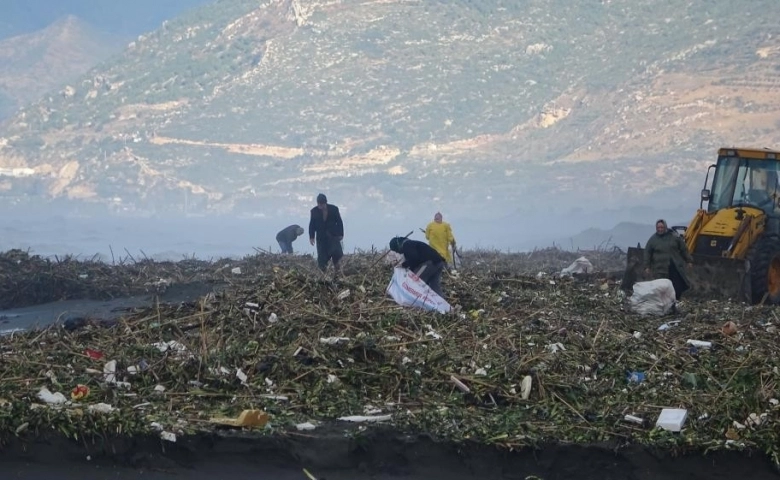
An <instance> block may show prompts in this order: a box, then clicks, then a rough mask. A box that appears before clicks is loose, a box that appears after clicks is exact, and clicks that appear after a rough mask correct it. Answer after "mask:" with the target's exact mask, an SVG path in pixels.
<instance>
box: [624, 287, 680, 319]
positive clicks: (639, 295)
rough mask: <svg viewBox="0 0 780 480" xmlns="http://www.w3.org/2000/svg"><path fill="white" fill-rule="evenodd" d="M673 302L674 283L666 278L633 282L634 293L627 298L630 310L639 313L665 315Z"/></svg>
mask: <svg viewBox="0 0 780 480" xmlns="http://www.w3.org/2000/svg"><path fill="white" fill-rule="evenodd" d="M674 303H675V291H674V284H672V281H671V280H669V279H668V278H659V279H657V280H651V281H649V282H637V283H635V284H634V293H633V294H632V295H631V297H629V300H628V304H629V308H630V309H631V311H633V312H635V313H638V314H639V315H656V316H661V315H666V314H667V313H669V312H670V311H671V309H672V307H673V306H674Z"/></svg>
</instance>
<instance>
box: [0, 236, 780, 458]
mask: <svg viewBox="0 0 780 480" xmlns="http://www.w3.org/2000/svg"><path fill="white" fill-rule="evenodd" d="M599 254H600V255H602V257H599V256H598V255H599ZM380 255H381V252H374V253H365V254H355V255H348V256H347V257H345V261H346V264H345V271H346V273H347V275H346V277H345V278H343V279H340V280H337V281H331V280H328V279H324V278H322V276H320V275H319V274H318V273H317V272H316V268H315V267H314V261H313V260H312V259H311V258H310V257H307V256H295V257H289V256H285V257H283V256H274V255H257V256H253V257H247V258H245V259H242V260H240V261H236V260H232V261H231V260H220V261H217V262H195V261H189V262H190V263H189V264H186V263H182V264H180V265H177V264H175V263H174V264H168V265H156V264H152V263H149V264H143V265H134V266H133V265H129V266H121V267H117V266H103V265H101V266H96V265H93V264H92V263H90V262H76V261H69V262H66V263H67V264H66V266H65V267H57V266H56V265H54V266H52V265H51V264H47V263H45V262H44V263H37V264H36V265H40V266H41V267H40V268H45V269H49V270H47V271H56V269H57V268H64V269H65V270H64V271H66V272H74V273H75V272H78V273H79V274H81V273H86V274H87V275H89V277H88V279H89V278H92V279H93V282H99V280H97V279H99V278H105V279H109V278H110V279H112V280H111V281H109V280H106V282H108V284H110V282H114V285H122V287H120V288H117V287H114V286H105V285H104V286H95V285H94V284H90V285H91V286H90V287H87V286H86V285H84V286H81V287H79V288H84V289H88V288H94V289H96V290H100V289H101V288H102V290H101V291H103V292H107V293H108V292H110V293H111V294H119V293H126V292H129V291H132V289H131V288H130V286H143V285H146V284H147V283H149V282H153V281H155V279H159V278H171V279H174V280H172V281H183V280H186V279H192V278H199V279H207V278H212V279H214V278H216V279H218V280H219V281H222V282H225V283H227V284H228V288H227V289H225V290H224V291H222V292H220V293H216V294H209V295H207V296H205V297H202V298H198V299H193V301H191V302H184V303H179V304H175V305H160V306H157V307H153V308H149V309H146V310H144V311H142V312H138V313H134V314H132V315H129V316H127V317H125V318H123V319H121V321H119V322H118V323H116V324H114V325H112V326H111V327H101V326H93V325H88V326H86V327H84V328H81V329H77V330H75V331H66V330H65V329H63V328H62V327H61V326H58V325H55V326H52V327H50V328H48V329H45V330H38V331H31V332H24V333H14V334H13V335H7V336H5V337H1V338H0V434H1V435H3V436H6V437H8V436H12V435H18V436H23V437H26V436H29V437H33V436H35V435H38V434H41V433H45V432H51V431H52V430H53V431H56V432H59V433H61V434H64V435H67V436H69V437H71V438H82V437H84V436H88V435H92V434H98V435H116V434H119V433H121V434H139V433H149V432H159V434H160V435H161V436H162V437H163V438H164V439H168V440H173V439H174V438H175V437H176V436H179V435H185V434H187V433H193V432H200V431H213V430H214V429H218V428H233V427H225V426H223V425H222V424H220V423H218V422H214V421H213V419H214V418H216V417H238V416H239V415H240V414H241V412H242V411H245V410H251V409H257V410H261V411H264V412H267V413H268V415H269V420H268V424H267V425H266V427H265V428H266V431H268V429H269V428H271V429H272V430H273V431H275V432H280V431H284V430H286V429H291V430H296V428H301V429H303V428H305V429H311V428H314V429H315V431H316V429H317V428H323V427H322V425H326V424H327V425H330V426H331V427H332V425H333V424H336V425H337V426H338V425H341V424H345V425H346V424H347V423H346V422H349V421H369V422H370V421H381V422H383V423H392V424H394V425H396V426H397V427H398V428H400V429H408V430H411V431H424V432H429V433H431V434H433V435H435V436H437V437H440V438H451V439H455V440H459V439H470V440H476V441H479V442H484V443H490V444H499V445H505V446H509V447H519V446H523V445H533V444H538V443H544V442H550V441H552V442H574V443H578V444H583V445H585V444H591V443H595V442H606V441H611V442H615V443H617V444H626V443H642V444H648V445H654V446H658V447H668V448H677V449H685V448H696V449H720V448H750V449H758V450H762V451H765V452H766V453H768V454H770V455H771V456H772V457H773V458H774V460H775V461H777V460H778V449H779V448H780V401H779V400H780V388H779V387H778V379H780V372H778V367H780V346H779V343H778V340H779V338H778V325H779V324H780V319H778V318H777V315H776V313H775V311H774V310H773V309H771V308H763V307H762V308H756V307H747V306H743V305H738V304H729V303H724V302H719V301H706V302H684V303H683V304H682V305H681V313H679V314H678V315H677V316H673V317H663V318H655V317H652V318H643V317H638V316H636V315H633V314H630V313H627V312H625V311H623V310H622V301H621V295H620V292H619V289H618V283H619V280H617V281H614V280H608V279H606V278H599V277H598V276H597V275H596V276H590V277H589V278H586V279H578V278H557V277H555V276H554V275H546V276H538V275H537V274H538V272H539V271H546V272H547V273H550V274H552V273H555V272H557V271H560V269H561V268H562V267H565V266H567V265H568V263H570V262H571V261H572V260H573V259H575V258H577V257H579V256H581V255H584V256H586V257H588V258H589V259H590V260H591V262H592V263H593V264H594V266H596V267H597V268H598V269H600V270H604V271H611V270H619V269H620V268H622V266H621V263H620V261H621V260H622V255H618V254H617V253H615V252H590V253H589V252H579V253H576V254H574V255H569V256H568V258H554V257H555V255H556V253H555V251H544V252H536V253H535V255H536V260H534V255H530V256H529V255H527V256H526V262H525V263H523V260H522V257H520V256H511V255H503V254H500V253H492V254H490V253H487V252H471V253H468V252H466V253H464V262H463V266H462V267H461V269H460V270H459V272H458V275H457V276H451V275H446V274H445V278H444V281H443V286H444V290H445V294H446V295H447V300H448V301H449V302H450V303H451V304H452V305H453V306H454V309H453V311H452V312H451V313H448V314H438V313H431V312H424V311H421V310H411V309H404V308H401V307H399V306H398V305H396V304H395V303H394V302H393V301H392V300H391V299H389V298H388V297H387V296H386V295H385V288H386V287H387V284H388V282H389V279H390V276H391V274H392V266H390V265H388V264H387V263H385V262H383V261H382V260H381V257H380ZM3 262H6V263H7V259H5V258H4V259H3ZM6 263H3V267H2V268H3V270H2V275H4V278H6V279H9V278H12V277H13V281H14V282H16V284H17V285H35V284H36V281H37V280H36V279H40V278H49V277H46V276H45V275H44V276H42V274H41V273H40V272H38V271H36V270H35V268H38V267H30V266H26V267H24V268H20V269H19V270H18V271H17V272H16V273H14V272H13V271H12V270H9V268H8V267H7V265H6ZM236 268H238V269H240V273H235V272H237V271H238V270H234V269H236ZM104 269H105V273H101V272H103V271H104ZM134 269H135V270H134ZM130 272H135V273H132V274H131V273H130ZM139 272H146V273H139ZM46 275H50V274H48V273H47V274H46ZM101 275H102V276H101ZM50 277H51V275H50ZM53 277H57V276H56V275H54V276H53ZM57 278H58V277H57ZM78 278H79V277H78V276H76V279H78ZM120 279H121V280H120ZM70 280H71V281H75V279H73V278H72V277H70ZM4 288H6V289H8V288H9V287H8V286H5V287H4ZM30 288H35V287H30ZM79 291H80V290H79ZM107 293H106V294H107ZM5 295H6V296H5V297H3V298H9V297H8V295H9V294H8V293H7V291H6V293H5ZM727 322H732V323H727ZM689 340H694V342H689ZM696 341H699V342H696ZM700 342H705V343H700ZM707 342H708V343H707ZM72 394H73V396H72ZM665 408H678V409H686V411H687V417H686V419H685V421H684V423H683V427H682V431H680V432H671V431H667V430H664V429H661V428H657V427H656V426H655V423H656V419H657V418H658V417H659V414H660V413H661V411H662V409H665ZM361 417H367V418H361Z"/></svg>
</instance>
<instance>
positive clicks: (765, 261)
mask: <svg viewBox="0 0 780 480" xmlns="http://www.w3.org/2000/svg"><path fill="white" fill-rule="evenodd" d="M713 169H714V174H713V175H712V182H711V185H709V186H708V182H709V177H710V172H711V171H712V170H713ZM705 203H706V206H705ZM673 228H674V229H675V230H677V231H678V232H680V233H681V235H682V236H683V238H684V240H685V244H686V245H687V247H688V251H689V252H691V254H692V256H693V258H694V266H693V267H692V268H691V269H690V270H689V271H688V277H689V280H690V281H691V284H692V285H691V286H692V289H691V290H690V293H689V295H703V296H707V297H727V298H732V299H734V300H739V301H745V302H748V303H752V304H756V303H761V302H769V303H780V152H778V151H773V150H768V149H750V148H721V149H720V150H718V158H717V162H716V163H714V164H712V165H710V167H709V168H708V169H707V173H706V175H705V179H704V186H703V188H702V190H701V202H700V204H699V209H698V210H697V211H696V213H695V214H694V216H693V218H692V219H691V221H690V223H689V224H688V226H687V227H673ZM643 254H644V250H643V249H642V248H641V247H638V248H629V252H628V265H629V268H630V267H631V266H632V265H637V264H638V263H641V262H642V259H643Z"/></svg>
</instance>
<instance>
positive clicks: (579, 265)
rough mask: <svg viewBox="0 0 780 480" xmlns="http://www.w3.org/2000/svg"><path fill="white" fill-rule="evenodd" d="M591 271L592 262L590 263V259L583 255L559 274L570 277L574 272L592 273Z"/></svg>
mask: <svg viewBox="0 0 780 480" xmlns="http://www.w3.org/2000/svg"><path fill="white" fill-rule="evenodd" d="M592 272H593V264H592V263H590V260H588V259H587V258H585V257H580V258H578V259H577V260H575V261H574V262H572V264H571V265H569V266H568V267H566V268H564V269H563V270H561V276H562V277H567V276H568V277H571V276H572V275H573V274H575V273H592Z"/></svg>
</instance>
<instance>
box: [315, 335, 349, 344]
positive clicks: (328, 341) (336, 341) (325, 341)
mask: <svg viewBox="0 0 780 480" xmlns="http://www.w3.org/2000/svg"><path fill="white" fill-rule="evenodd" d="M346 342H349V337H323V338H320V343H322V344H324V345H338V344H339V343H346Z"/></svg>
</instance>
